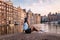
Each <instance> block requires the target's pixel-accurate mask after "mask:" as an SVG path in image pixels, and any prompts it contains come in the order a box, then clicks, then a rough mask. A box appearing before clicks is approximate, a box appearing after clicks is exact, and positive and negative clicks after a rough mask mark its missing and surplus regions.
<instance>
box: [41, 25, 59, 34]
mask: <svg viewBox="0 0 60 40" xmlns="http://www.w3.org/2000/svg"><path fill="white" fill-rule="evenodd" d="M40 30H43V31H44V32H50V33H57V34H60V24H40Z"/></svg>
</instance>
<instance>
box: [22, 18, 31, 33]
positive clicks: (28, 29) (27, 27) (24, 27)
mask: <svg viewBox="0 0 60 40" xmlns="http://www.w3.org/2000/svg"><path fill="white" fill-rule="evenodd" d="M23 30H24V31H25V33H31V28H29V25H28V21H27V18H25V20H24V25H23Z"/></svg>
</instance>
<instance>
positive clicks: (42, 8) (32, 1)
mask: <svg viewBox="0 0 60 40" xmlns="http://www.w3.org/2000/svg"><path fill="white" fill-rule="evenodd" d="M11 1H12V2H13V4H14V6H16V7H18V6H20V7H21V8H23V9H26V10H29V9H30V10H31V11H32V12H33V13H38V14H41V15H42V16H43V15H47V14H48V13H49V12H52V13H55V12H60V0H11Z"/></svg>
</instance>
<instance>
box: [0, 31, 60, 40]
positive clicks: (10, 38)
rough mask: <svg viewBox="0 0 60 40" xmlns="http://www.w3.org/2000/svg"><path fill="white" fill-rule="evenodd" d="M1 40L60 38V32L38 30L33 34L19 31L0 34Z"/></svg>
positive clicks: (52, 39)
mask: <svg viewBox="0 0 60 40" xmlns="http://www.w3.org/2000/svg"><path fill="white" fill-rule="evenodd" d="M0 40H60V34H54V33H38V32H34V33H31V34H25V33H17V34H11V35H5V36H0Z"/></svg>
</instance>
